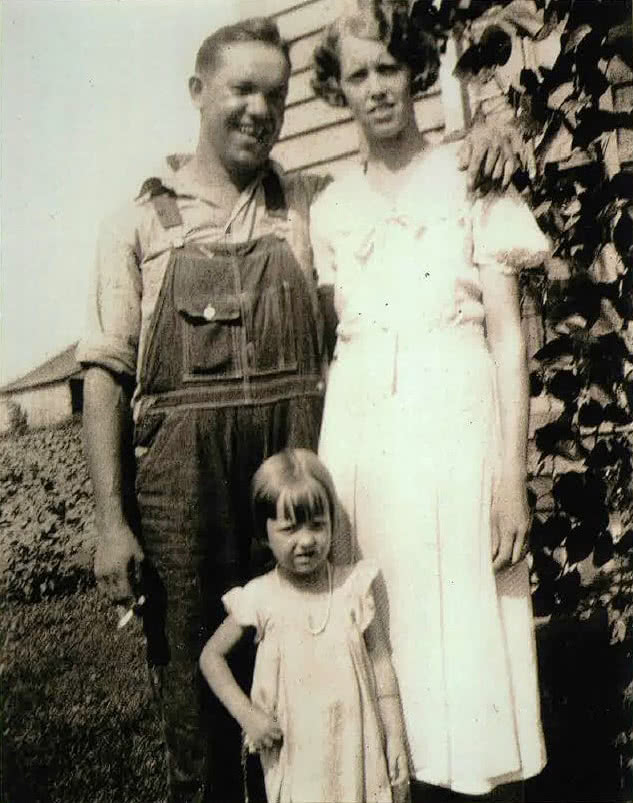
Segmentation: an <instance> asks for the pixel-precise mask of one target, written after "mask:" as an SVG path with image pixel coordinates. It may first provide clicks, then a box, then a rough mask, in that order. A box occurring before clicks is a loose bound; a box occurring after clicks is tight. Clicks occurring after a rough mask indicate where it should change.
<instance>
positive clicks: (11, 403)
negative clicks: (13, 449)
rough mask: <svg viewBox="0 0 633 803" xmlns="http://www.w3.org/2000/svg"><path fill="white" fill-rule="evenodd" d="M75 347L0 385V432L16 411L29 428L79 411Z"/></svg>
mask: <svg viewBox="0 0 633 803" xmlns="http://www.w3.org/2000/svg"><path fill="white" fill-rule="evenodd" d="M76 346H77V344H76V343H73V344H72V345H71V346H68V348H66V349H64V351H62V352H61V353H59V354H57V355H55V356H54V357H51V358H50V359H49V360H47V361H46V362H45V363H43V364H42V365H40V366H38V367H37V368H34V369H33V370H32V371H30V372H29V373H28V374H26V375H25V376H23V377H21V378H20V379H16V380H14V381H13V382H10V383H9V384H7V385H4V386H3V387H1V388H0V432H6V431H8V430H9V429H11V426H12V421H13V420H14V417H15V415H16V413H17V412H19V413H20V414H21V415H22V416H25V417H26V424H27V426H28V427H29V428H35V427H45V426H51V425H53V424H59V423H61V422H62V421H65V420H67V419H69V418H71V417H72V416H73V415H74V414H75V413H78V412H81V409H82V406H83V369H82V367H81V365H79V363H78V362H77V360H76V359H75V349H76ZM16 405H17V407H16Z"/></svg>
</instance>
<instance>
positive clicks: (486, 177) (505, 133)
mask: <svg viewBox="0 0 633 803" xmlns="http://www.w3.org/2000/svg"><path fill="white" fill-rule="evenodd" d="M521 151H522V142H521V136H520V134H519V132H518V131H517V130H516V129H515V128H514V127H512V126H510V125H506V126H503V127H502V128H493V127H492V125H486V124H484V123H478V124H477V125H475V126H473V128H471V130H470V131H469V132H468V134H467V135H466V139H465V141H464V143H463V145H462V147H461V148H460V150H459V154H458V167H459V169H460V170H467V171H468V187H469V189H473V190H477V189H479V190H482V189H484V188H485V187H486V185H489V184H491V183H492V184H493V185H494V186H495V188H497V189H501V190H505V189H506V188H507V187H508V185H509V184H510V181H511V179H512V176H513V174H514V172H515V170H516V169H517V168H518V166H519V164H520V159H519V155H520V153H521Z"/></svg>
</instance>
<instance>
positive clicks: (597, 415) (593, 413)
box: [578, 399, 604, 427]
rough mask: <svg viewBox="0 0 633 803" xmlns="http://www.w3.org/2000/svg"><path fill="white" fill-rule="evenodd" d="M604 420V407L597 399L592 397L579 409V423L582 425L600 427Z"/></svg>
mask: <svg viewBox="0 0 633 803" xmlns="http://www.w3.org/2000/svg"><path fill="white" fill-rule="evenodd" d="M603 420H604V408H603V407H602V406H601V405H600V404H598V402H597V401H594V400H593V399H590V400H589V401H587V402H585V403H584V404H582V405H581V406H580V409H579V410H578V423H579V424H580V425H581V426H582V427H599V426H600V424H601V423H602V422H603Z"/></svg>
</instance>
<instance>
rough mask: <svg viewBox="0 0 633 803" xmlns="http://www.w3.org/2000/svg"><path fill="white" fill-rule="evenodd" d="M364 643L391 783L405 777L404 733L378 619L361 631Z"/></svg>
mask: <svg viewBox="0 0 633 803" xmlns="http://www.w3.org/2000/svg"><path fill="white" fill-rule="evenodd" d="M365 643H366V644H367V651H368V653H369V657H370V659H371V662H372V664H373V667H374V677H375V678H376V690H377V694H378V706H379V709H380V717H381V719H382V724H383V728H384V731H385V741H386V752H387V766H388V769H389V778H390V780H391V783H392V785H393V786H399V785H400V784H403V783H406V782H407V781H408V779H409V765H408V760H407V748H406V736H405V729H404V720H403V718H402V707H401V704H400V693H399V691H398V681H397V680H396V675H395V672H394V671H393V664H392V663H391V657H390V655H389V647H388V645H387V639H386V636H385V633H384V630H383V627H382V624H381V623H380V621H379V619H378V618H374V620H373V621H372V623H371V624H370V625H369V627H368V628H367V629H366V630H365Z"/></svg>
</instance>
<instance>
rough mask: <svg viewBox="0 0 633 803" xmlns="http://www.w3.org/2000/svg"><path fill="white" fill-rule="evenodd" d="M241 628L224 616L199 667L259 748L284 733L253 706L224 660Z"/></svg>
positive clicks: (253, 745) (271, 719) (270, 718)
mask: <svg viewBox="0 0 633 803" xmlns="http://www.w3.org/2000/svg"><path fill="white" fill-rule="evenodd" d="M244 631H245V628H243V627H242V626H241V625H239V624H238V623H237V622H236V621H235V619H233V617H232V616H230V615H229V616H227V617H226V619H225V620H224V621H223V622H222V624H221V625H220V627H218V629H217V630H216V631H215V633H214V634H213V635H212V636H211V638H210V639H209V641H208V642H207V643H206V645H205V647H204V649H203V650H202V654H201V655H200V669H201V670H202V674H203V675H204V677H205V679H206V681H207V683H208V684H209V686H210V687H211V690H212V691H213V693H214V694H215V695H216V697H217V698H218V699H219V700H220V701H221V702H222V703H223V704H224V706H225V707H226V708H227V710H228V711H229V713H230V714H231V715H232V716H233V718H234V719H236V720H237V721H238V722H239V724H240V725H241V726H242V729H243V730H244V732H245V733H246V735H247V736H248V739H249V742H250V744H251V746H252V747H253V748H254V749H256V750H259V749H261V748H262V747H272V746H273V744H274V743H275V742H278V741H280V740H281V739H282V737H283V734H282V732H281V728H280V727H279V725H278V724H277V722H276V721H275V719H274V717H271V716H270V715H269V714H267V713H266V712H265V711H262V709H260V708H258V707H257V706H254V705H253V703H252V702H251V701H250V700H249V698H248V697H247V696H246V695H245V694H244V692H243V691H242V689H241V688H240V687H239V685H238V683H237V681H236V680H235V678H234V677H233V673H232V672H231V669H230V668H229V665H228V663H227V661H226V656H227V655H228V654H229V653H230V652H231V650H232V649H233V648H234V647H235V646H236V645H237V644H238V642H239V641H240V640H241V638H242V637H243V635H244Z"/></svg>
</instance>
